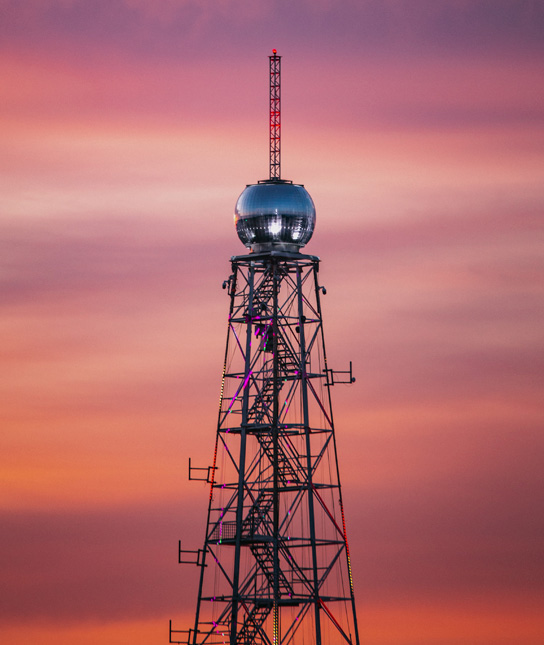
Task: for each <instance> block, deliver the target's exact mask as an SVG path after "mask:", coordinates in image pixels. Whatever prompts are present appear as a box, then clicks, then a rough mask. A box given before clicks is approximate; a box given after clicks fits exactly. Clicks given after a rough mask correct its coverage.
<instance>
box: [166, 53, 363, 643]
mask: <svg viewBox="0 0 544 645" xmlns="http://www.w3.org/2000/svg"><path fill="white" fill-rule="evenodd" d="M269 58H270V178H269V179H267V180H265V181H261V182H259V183H257V184H252V185H248V186H247V187H246V188H245V190H244V191H243V192H242V194H241V195H240V197H239V199H238V202H237V204H236V209H235V222H236V230H237V232H238V236H239V238H240V240H241V241H242V242H243V243H244V245H245V246H246V247H248V248H249V249H250V252H249V253H248V254H246V255H240V256H236V257H233V258H232V259H231V263H232V273H231V275H230V277H229V278H228V280H225V282H224V284H223V287H224V288H225V289H227V290H228V294H229V296H230V308H229V317H228V334H227V344H226V351H225V362H224V369H223V380H222V385H221V397H220V405H219V414H218V423H217V434H216V438H215V450H214V456H213V465H212V466H210V467H209V468H206V469H195V468H191V465H189V476H190V477H191V478H198V477H197V476H196V475H198V474H203V473H204V474H203V478H204V479H206V480H207V481H208V482H209V484H210V496H209V506H208V518H207V523H206V534H205V537H204V546H203V548H202V549H199V550H198V551H186V550H182V549H181V547H180V558H179V559H180V562H193V563H194V564H197V565H198V566H199V567H200V582H199V589H198V601H197V607H196V614H195V620H194V625H193V626H192V627H191V628H190V629H187V630H177V629H173V628H172V624H170V642H171V643H187V644H188V645H204V644H206V645H219V644H229V645H279V644H280V643H281V644H288V643H290V644H293V645H336V644H343V643H350V644H351V645H359V636H358V631H357V618H356V611H355V601H354V595H353V582H352V577H351V565H350V558H349V548H348V541H347V537H346V526H345V520H344V508H343V504H342V492H341V488H340V477H339V470H338V460H337V452H336V441H335V433H334V422H333V414H332V406H331V396H330V391H331V387H332V386H333V385H334V384H335V383H349V382H353V381H354V379H353V377H352V372H351V365H350V369H349V371H348V370H346V371H342V372H337V371H334V370H332V369H330V368H329V367H328V365H327V357H326V354H325V343H324V336H323V320H322V313H321V296H322V295H323V294H324V293H325V289H324V287H323V286H320V284H319V279H318V276H319V273H318V271H319V258H317V257H315V256H312V255H303V254H302V253H301V252H300V249H301V248H302V247H303V246H304V245H305V244H306V243H307V242H308V241H309V239H310V238H311V236H312V234H313V230H314V226H315V207H314V204H313V201H312V199H311V197H310V195H309V194H308V192H307V191H306V189H305V188H304V186H302V185H300V184H294V183H293V182H291V181H287V180H284V179H281V173H280V125H281V123H280V115H281V112H280V100H281V97H280V89H281V88H280V71H281V70H280V64H281V57H280V56H278V55H277V53H276V51H275V50H274V51H273V55H272V56H270V57H269ZM193 475H195V476H193Z"/></svg>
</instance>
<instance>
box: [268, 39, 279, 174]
mask: <svg viewBox="0 0 544 645" xmlns="http://www.w3.org/2000/svg"><path fill="white" fill-rule="evenodd" d="M268 58H269V60H270V180H271V181H274V180H275V181H280V180H281V168H280V166H281V132H280V127H281V56H278V54H277V52H276V50H275V49H273V50H272V56H269V57H268Z"/></svg>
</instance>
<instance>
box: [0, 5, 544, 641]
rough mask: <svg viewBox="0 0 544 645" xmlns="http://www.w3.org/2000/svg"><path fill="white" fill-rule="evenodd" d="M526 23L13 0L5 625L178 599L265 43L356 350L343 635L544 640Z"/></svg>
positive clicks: (539, 102) (6, 183)
mask: <svg viewBox="0 0 544 645" xmlns="http://www.w3.org/2000/svg"><path fill="white" fill-rule="evenodd" d="M543 34H544V3H542V2H539V1H538V0H535V1H529V0H411V1H401V0H336V1H333V0H268V1H266V2H265V1H264V0H162V1H156V2H152V1H151V0H0V81H1V87H2V92H1V98H0V134H1V136H0V168H1V172H0V182H1V187H0V245H1V257H0V267H1V272H0V330H1V336H2V349H1V350H0V351H1V353H2V377H1V381H0V405H1V418H2V431H1V433H0V478H1V479H0V481H1V484H0V503H1V506H0V513H1V520H0V571H1V577H0V580H1V584H0V635H1V636H2V637H1V639H0V640H2V642H3V643H6V644H10V645H22V644H23V643H24V644H25V645H26V644H27V643H32V644H33V645H73V644H74V643H77V644H78V645H91V644H93V645H95V644H96V643H100V644H101V645H129V644H130V645H163V644H165V643H167V642H168V620H169V619H170V618H172V619H174V620H175V622H176V624H177V625H178V627H179V628H185V626H186V627H187V628H188V627H189V626H190V625H191V620H192V615H193V612H194V609H195V605H196V595H197V584H196V575H197V571H196V567H189V566H187V565H185V566H182V565H178V564H177V548H178V539H181V540H182V543H183V546H184V548H187V549H191V548H194V549H197V548H199V547H201V546H202V541H203V535H204V528H205V513H206V507H207V497H208V491H207V487H206V485H205V484H204V483H202V482H189V481H187V462H188V458H189V457H192V460H193V463H194V464H196V465H202V466H206V465H208V464H210V463H211V459H212V453H213V443H214V437H215V430H216V412H217V399H218V395H219V386H220V376H221V369H222V361H223V352H224V342H225V339H226V321H227V308H228V297H227V295H226V292H225V291H223V290H222V289H221V283H222V282H223V280H224V279H225V278H226V277H228V275H229V273H230V264H229V259H230V257H231V256H232V255H237V254H241V253H244V247H243V246H242V245H241V243H240V241H239V240H238V238H237V236H236V233H235V229H234V225H233V209H234V204H235V202H236V199H237V197H238V195H239V194H240V192H241V191H242V190H243V188H244V187H245V185H246V184H248V183H253V182H256V181H257V180H259V179H265V178H266V177H267V173H268V130H267V126H268V113H267V112H268V56H269V54H270V53H271V51H272V48H276V49H277V50H278V53H279V54H280V55H281V56H282V132H283V138H282V176H283V177H284V178H286V179H292V180H294V181H295V182H297V183H303V184H304V185H305V186H306V188H307V189H308V191H309V192H310V194H311V195H312V197H313V199H314V202H315V204H316V209H317V225H316V231H315V233H314V237H313V238H312V240H311V242H310V243H309V244H308V246H307V247H306V251H307V252H308V253H311V254H315V255H318V256H319V257H320V258H321V260H322V265H321V274H320V275H321V280H322V283H323V284H324V285H325V286H326V288H327V296H326V297H325V298H324V299H323V307H324V320H325V335H326V343H327V353H328V357H329V364H330V365H332V366H333V367H335V368H336V369H345V368H346V366H347V365H348V363H349V361H350V360H352V361H353V365H354V372H355V376H356V377H357V381H356V383H355V384H354V385H352V386H349V387H348V386H339V387H336V388H335V389H334V391H333V395H334V399H333V403H334V411H335V421H336V432H337V442H338V450H339V460H340V471H341V477H342V485H343V493H344V501H345V507H346V516H347V529H348V536H349V539H350V547H351V556H352V564H353V571H354V581H355V594H356V600H357V605H358V612H359V625H360V635H361V640H362V644H363V645H539V644H542V643H543V642H544V612H543V610H542V607H543V603H544V432H543V421H544V397H543V394H542V391H543V385H544V383H543V381H544V324H543V318H544V315H543V314H544V230H543V229H544V226H543V214H544V213H543V211H544V82H543V79H544V37H543ZM330 645H336V644H334V643H331V644H330Z"/></svg>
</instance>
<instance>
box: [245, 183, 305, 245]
mask: <svg viewBox="0 0 544 645" xmlns="http://www.w3.org/2000/svg"><path fill="white" fill-rule="evenodd" d="M234 223H235V225H236V232H237V233H238V237H239V238H240V240H241V241H242V243H243V244H244V245H245V246H247V247H248V248H250V249H251V250H252V251H256V252H263V251H269V250H272V249H278V250H283V251H291V252H292V251H298V250H299V249H300V248H301V247H303V246H304V245H305V244H307V243H308V242H309V240H310V238H311V237H312V234H313V232H314V227H315V206H314V202H313V200H312V198H311V197H310V194H309V193H308V191H307V190H306V189H305V188H304V186H302V185H301V184H293V183H292V182H290V181H285V180H270V181H262V182H259V183H258V184H250V185H249V186H246V188H245V190H244V191H243V193H242V194H241V195H240V197H239V198H238V201H237V202H236V208H235V210H234Z"/></svg>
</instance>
